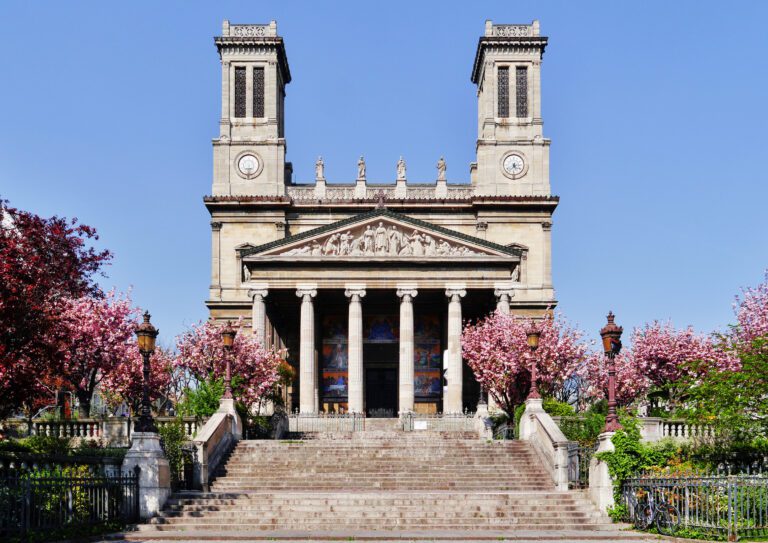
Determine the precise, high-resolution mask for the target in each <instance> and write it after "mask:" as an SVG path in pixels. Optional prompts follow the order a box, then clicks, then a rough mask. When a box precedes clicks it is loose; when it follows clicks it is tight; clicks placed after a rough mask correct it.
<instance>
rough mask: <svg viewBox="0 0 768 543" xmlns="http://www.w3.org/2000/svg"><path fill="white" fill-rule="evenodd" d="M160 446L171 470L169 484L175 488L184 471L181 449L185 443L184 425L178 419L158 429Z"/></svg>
mask: <svg viewBox="0 0 768 543" xmlns="http://www.w3.org/2000/svg"><path fill="white" fill-rule="evenodd" d="M158 433H159V434H160V446H161V447H162V448H163V452H164V453H165V457H166V458H167V459H168V464H169V466H170V468H171V484H172V485H173V486H176V485H177V484H178V482H179V480H180V478H181V473H182V470H183V469H184V453H183V451H182V447H183V445H184V443H186V441H187V435H186V433H185V432H184V424H183V422H182V421H181V420H180V419H176V420H173V421H171V422H169V423H167V424H164V425H163V426H161V427H160V428H159V429H158Z"/></svg>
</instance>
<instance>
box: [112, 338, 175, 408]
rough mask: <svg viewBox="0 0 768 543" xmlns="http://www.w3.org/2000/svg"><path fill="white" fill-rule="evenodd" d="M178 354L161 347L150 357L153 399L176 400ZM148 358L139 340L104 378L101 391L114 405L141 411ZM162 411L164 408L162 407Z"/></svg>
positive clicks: (150, 397) (150, 380)
mask: <svg viewBox="0 0 768 543" xmlns="http://www.w3.org/2000/svg"><path fill="white" fill-rule="evenodd" d="M174 359H175V355H174V353H172V352H170V351H168V350H167V349H163V348H158V349H156V350H155V352H154V353H153V354H152V356H151V357H150V358H149V368H150V373H149V399H150V401H152V402H156V401H157V400H161V401H162V403H163V404H164V405H165V403H166V402H173V401H176V400H177V399H178V398H174V397H173V395H174V387H173V379H174V377H175V376H174V372H177V371H181V370H176V368H174V365H173V362H174ZM143 371H144V359H143V358H142V356H141V353H140V352H139V348H138V346H137V345H136V344H135V343H132V344H131V346H130V352H129V355H128V357H127V358H125V359H124V360H122V361H120V362H119V363H118V364H117V365H116V366H115V367H114V368H113V369H112V370H111V371H110V372H109V373H107V374H105V375H104V378H103V379H102V380H101V386H100V387H99V388H100V391H101V392H102V394H103V395H104V396H105V398H106V400H107V402H108V403H109V404H110V405H113V406H114V405H119V404H120V403H122V402H125V403H126V404H128V406H129V407H130V408H131V412H132V413H137V412H138V409H139V407H140V405H141V398H142V394H143V389H144V373H143ZM160 410H162V409H160Z"/></svg>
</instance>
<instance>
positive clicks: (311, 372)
mask: <svg viewBox="0 0 768 543" xmlns="http://www.w3.org/2000/svg"><path fill="white" fill-rule="evenodd" d="M296 296H298V297H299V298H301V321H300V333H299V379H301V380H300V385H299V386H300V389H301V391H300V394H301V397H300V398H299V410H300V411H301V412H302V413H316V412H317V402H316V398H315V389H316V388H317V378H316V374H317V368H316V367H315V308H314V306H313V305H312V298H314V297H315V296H317V290H316V289H314V288H298V289H296Z"/></svg>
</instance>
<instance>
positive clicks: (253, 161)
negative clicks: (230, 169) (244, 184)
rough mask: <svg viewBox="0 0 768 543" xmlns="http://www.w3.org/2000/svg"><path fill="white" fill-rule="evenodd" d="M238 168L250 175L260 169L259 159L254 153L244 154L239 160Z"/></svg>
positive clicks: (247, 175)
mask: <svg viewBox="0 0 768 543" xmlns="http://www.w3.org/2000/svg"><path fill="white" fill-rule="evenodd" d="M237 169H238V170H240V173H242V174H243V175H245V176H246V177H250V176H252V175H254V174H255V173H256V172H257V171H259V159H258V158H256V157H255V156H254V155H243V156H241V157H240V160H238V161H237Z"/></svg>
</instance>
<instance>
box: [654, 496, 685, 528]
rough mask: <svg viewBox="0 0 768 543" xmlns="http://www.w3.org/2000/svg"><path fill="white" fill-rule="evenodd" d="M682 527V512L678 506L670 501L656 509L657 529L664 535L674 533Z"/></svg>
mask: <svg viewBox="0 0 768 543" xmlns="http://www.w3.org/2000/svg"><path fill="white" fill-rule="evenodd" d="M679 527H680V513H679V511H678V510H677V507H675V506H674V505H670V504H668V503H665V504H662V505H660V506H659V508H658V509H657V510H656V529H657V530H659V533H660V534H662V535H674V534H675V533H676V532H677V529H678V528H679Z"/></svg>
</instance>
